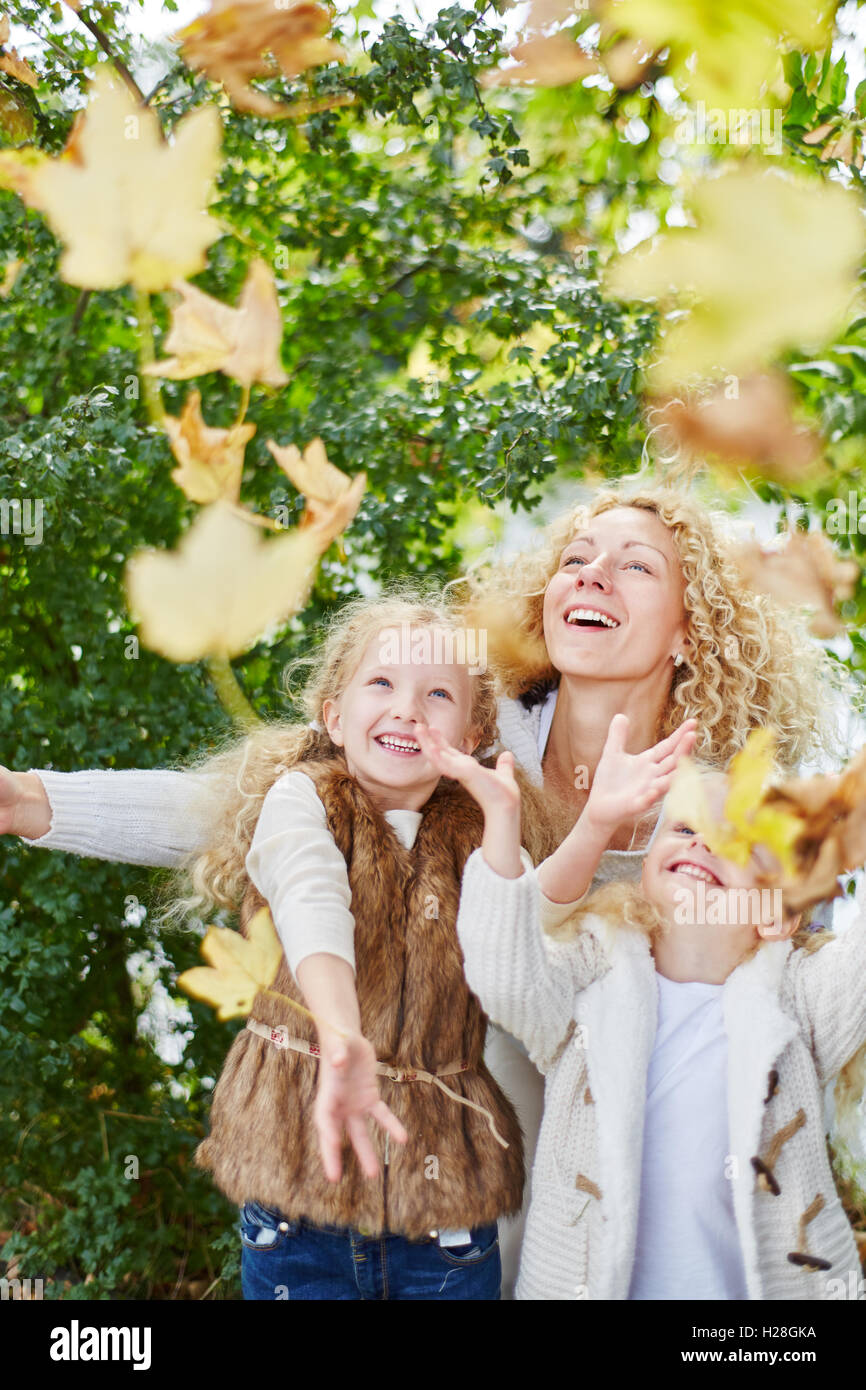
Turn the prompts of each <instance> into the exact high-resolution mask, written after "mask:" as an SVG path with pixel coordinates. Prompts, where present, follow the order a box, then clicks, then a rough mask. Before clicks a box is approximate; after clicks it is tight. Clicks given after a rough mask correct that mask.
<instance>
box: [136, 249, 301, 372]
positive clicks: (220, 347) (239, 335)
mask: <svg viewBox="0 0 866 1390" xmlns="http://www.w3.org/2000/svg"><path fill="white" fill-rule="evenodd" d="M174 288H175V289H176V290H177V291H178V292H179V294H180V296H181V302H180V304H178V305H177V306H176V307H175V308H174V310H173V311H172V321H171V329H170V330H169V333H168V335H167V337H166V340H165V347H166V350H167V351H168V352H170V353H171V354H172V356H171V357H168V358H164V359H163V360H162V361H160V362H153V363H151V364H150V365H149V366H147V367H145V369H144V370H145V372H146V373H148V374H149V375H152V376H160V377H168V378H170V379H171V380H172V381H185V380H187V379H188V378H189V377H193V376H203V375H204V374H205V373H206V372H225V374H226V376H230V377H233V378H234V379H235V381H239V382H240V383H241V384H242V385H243V386H250V385H252V383H253V382H254V381H259V382H261V383H262V384H263V385H264V386H285V385H286V382H287V381H288V379H289V378H288V377H287V375H286V373H285V372H284V371H283V368H282V366H281V364H280V343H281V341H282V337H283V319H282V314H281V312H280V304H279V300H278V299H277V289H276V285H275V283H274V276H273V272H272V271H271V269H270V267H269V266H267V265H266V264H265V262H264V261H262V260H254V261H253V262H252V264H251V266H250V268H249V271H248V272H247V278H246V280H245V281H244V286H243V289H242V290H241V295H240V299H239V301H238V306H237V308H236V309H233V308H232V307H231V305H229V304H223V303H222V302H221V300H219V299H213V298H212V297H211V295H209V294H205V293H204V291H203V290H199V289H197V288H196V287H195V285H188V284H185V283H183V282H178V283H177V284H176V285H175V286H174Z"/></svg>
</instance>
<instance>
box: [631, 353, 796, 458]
mask: <svg viewBox="0 0 866 1390" xmlns="http://www.w3.org/2000/svg"><path fill="white" fill-rule="evenodd" d="M793 410H794V393H793V391H792V389H791V385H790V382H789V381H788V379H787V377H785V376H783V375H782V373H781V372H768V373H763V374H755V375H753V376H750V377H746V378H745V379H744V380H743V381H740V382H737V383H736V384H735V387H733V388H732V386H731V384H728V385H725V386H719V387H717V388H716V389H715V390H714V391H712V392H711V393H710V394H709V395H707V396H705V397H704V398H703V399H700V400H697V401H695V402H686V401H681V400H677V399H674V400H669V401H666V402H665V403H664V404H663V405H661V406H660V407H659V408H657V409H656V410H655V411H654V412H653V415H652V422H653V427H656V426H663V427H664V428H665V429H666V430H667V431H669V433H670V435H671V436H672V438H673V440H674V442H675V443H676V445H677V447H678V448H679V450H680V451H681V452H682V453H683V454H684V455H685V457H686V459H688V458H691V459H692V460H695V461H698V462H700V461H702V460H703V458H705V457H706V456H707V455H709V456H710V457H712V458H716V459H720V460H723V461H727V462H730V463H734V464H745V463H753V464H760V466H761V469H762V472H763V474H764V476H765V477H774V478H779V479H782V480H784V481H786V482H796V481H798V480H800V479H801V478H802V477H803V475H804V474H805V473H806V472H807V471H808V469H809V468H810V466H811V465H812V464H813V463H814V462H815V460H816V459H817V458H818V457H819V455H820V453H821V448H822V440H821V436H820V435H819V434H818V433H817V431H815V430H813V429H810V428H808V427H804V426H802V425H798V424H796V423H795V421H794V417H793Z"/></svg>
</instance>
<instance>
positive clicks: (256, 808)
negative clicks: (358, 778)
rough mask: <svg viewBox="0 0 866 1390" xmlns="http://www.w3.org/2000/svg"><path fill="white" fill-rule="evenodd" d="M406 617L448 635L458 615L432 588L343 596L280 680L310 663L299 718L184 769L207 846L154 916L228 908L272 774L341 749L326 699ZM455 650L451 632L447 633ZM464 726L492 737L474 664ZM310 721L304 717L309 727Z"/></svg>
mask: <svg viewBox="0 0 866 1390" xmlns="http://www.w3.org/2000/svg"><path fill="white" fill-rule="evenodd" d="M403 623H407V624H408V625H409V626H410V627H411V628H412V629H413V630H416V631H417V630H419V629H424V628H427V629H431V628H435V629H445V630H446V631H448V632H451V633H453V634H455V636H457V635H458V634H460V632H461V631H464V630H465V629H464V624H463V622H462V620H461V618H460V616H459V614H458V613H457V612H456V610H455V609H454V608H453V606H452V605H450V604H449V603H448V602H446V600H445V599H444V598H443V596H442V594H441V592H440V591H438V590H433V589H426V590H424V591H420V590H418V589H410V588H408V587H402V588H399V589H397V590H392V592H391V594H390V595H389V596H388V597H386V598H374V599H368V598H359V599H355V600H352V601H351V602H349V603H347V604H346V605H344V607H343V608H341V609H340V610H339V611H338V612H337V613H336V614H335V615H334V616H333V617H332V619H331V620H330V624H329V627H328V630H327V634H326V636H325V638H324V641H323V642H322V644H321V646H320V647H319V649H318V651H317V652H316V654H315V656H314V657H312V658H309V659H306V660H301V661H296V662H294V663H292V665H291V666H290V667H288V668H287V671H286V675H285V685H286V688H287V690H288V689H289V687H290V682H291V678H292V675H293V673H294V671H295V670H296V669H297V668H298V667H300V666H302V665H309V666H311V667H312V669H311V672H310V674H309V677H308V679H307V681H306V683H305V685H304V687H303V689H302V690H301V691H300V692H299V693H298V694H297V695H296V696H295V697H294V703H295V704H297V705H298V706H299V707H300V709H301V711H302V712H303V714H304V716H305V720H306V722H289V721H286V720H274V721H271V722H268V723H264V724H263V725H262V726H261V727H260V728H257V729H255V730H253V732H251V733H249V734H247V736H246V737H244V738H242V739H240V740H238V739H237V738H233V739H232V740H231V741H230V742H229V743H228V745H227V746H225V747H224V748H222V749H221V750H220V751H218V752H217V753H215V754H212V755H210V756H206V757H205V758H204V759H202V760H200V761H199V762H198V763H196V764H194V765H193V767H192V768H191V769H190V770H191V771H192V772H195V773H199V774H205V775H206V779H207V780H206V783H204V782H203V784H202V801H203V804H204V803H205V802H206V804H207V806H208V808H215V810H211V811H210V817H209V835H208V841H209V843H208V848H207V849H206V850H205V851H204V852H203V853H200V854H198V855H197V856H196V857H194V858H191V859H187V860H186V861H185V863H184V864H183V865H182V866H181V868H180V870H179V871H178V873H176V874H175V875H173V876H172V879H171V881H170V883H169V885H168V886H167V889H166V891H165V892H164V893H163V899H164V900H165V901H166V903H167V908H166V911H165V912H164V914H163V916H162V918H161V921H162V922H163V923H168V924H169V925H172V924H179V923H180V922H181V921H182V920H183V919H184V918H185V917H188V916H190V915H192V914H197V913H200V912H201V911H203V910H207V909H210V908H212V907H214V906H219V907H225V908H230V909H235V908H237V907H238V906H239V904H240V901H241V899H242V897H243V894H244V890H245V888H246V886H247V882H248V879H247V874H246V868H245V860H246V856H247V852H248V851H249V848H250V844H251V843H252V838H253V832H254V830H255V827H256V822H257V821H258V818H259V814H260V812H261V809H262V802H263V801H264V798H265V796H266V794H267V792H268V791H269V790H270V788H271V787H272V786H273V784H274V782H275V781H276V780H277V778H278V777H280V776H282V774H283V773H284V772H288V771H289V770H290V769H291V768H293V767H297V766H299V765H302V764H303V763H304V762H305V761H307V760H309V759H316V758H330V757H334V756H342V751H341V749H340V748H338V747H337V746H336V744H334V743H332V742H331V739H330V736H329V735H328V733H327V731H326V730H325V729H324V727H323V718H322V709H323V705H324V703H325V701H326V700H336V699H338V698H339V696H340V695H341V694H342V692H343V691H344V690H345V688H346V685H347V684H348V682H349V681H350V680H351V678H352V676H353V675H354V673H355V671H356V670H357V669H358V665H359V663H360V661H361V659H362V657H363V654H364V652H365V650H366V649H367V647H368V646H369V644H370V642H371V641H373V639H374V638H375V637H376V636H377V634H379V633H382V632H384V631H385V630H386V629H393V628H399V627H400V625H401V624H403ZM455 648H456V650H457V652H458V653H459V652H460V650H461V648H460V645H459V642H455ZM470 677H471V681H472V686H471V689H472V708H471V727H472V730H473V734H474V736H475V737H477V739H478V745H477V746H478V749H479V750H483V749H486V748H488V747H490V745H491V744H493V743H495V741H496V736H497V732H496V694H495V685H494V680H493V676H492V675H491V674H490V673H489V672H488V671H486V670H481V671H479V672H477V673H476V672H474V671H473V670H472V669H471V668H470ZM311 726H312V727H311Z"/></svg>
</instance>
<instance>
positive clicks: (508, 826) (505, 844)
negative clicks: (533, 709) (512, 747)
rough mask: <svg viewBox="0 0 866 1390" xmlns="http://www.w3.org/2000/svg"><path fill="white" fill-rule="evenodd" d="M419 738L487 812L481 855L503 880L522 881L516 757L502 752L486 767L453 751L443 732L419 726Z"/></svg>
mask: <svg viewBox="0 0 866 1390" xmlns="http://www.w3.org/2000/svg"><path fill="white" fill-rule="evenodd" d="M415 737H416V738H417V740H418V742H419V743H420V745H421V752H422V753H423V754H424V756H425V758H426V759H427V761H428V762H429V763H430V764H431V765H432V766H433V767H434V768H435V769H436V771H437V772H438V773H439V774H440V776H442V777H451V778H453V779H454V781H455V782H459V783H460V785H461V786H462V787H465V788H466V790H467V791H468V793H469V795H470V796H471V797H474V799H475V800H476V801H477V802H478V805H479V806H480V807H481V809H482V811H483V812H484V838H483V840H482V842H481V852H482V854H483V855H484V859H485V861H486V863H487V864H489V866H490V868H491V869H493V870H494V871H495V872H496V873H498V874H500V875H501V876H502V878H520V876H521V874H522V873H523V865H522V864H521V862H520V788H519V787H518V785H517V782H516V781H515V778H514V754H513V753H508V752H505V753H500V754H499V757H498V758H497V759H496V766H495V768H490V767H482V766H481V764H480V763H479V762H478V760H477V759H476V758H473V757H471V756H470V755H469V754H468V753H461V752H460V751H459V749H457V748H452V747H451V745H450V744H449V743H447V742H446V740H445V738H444V737H443V735H442V733H441V732H440V730H439V729H434V728H431V727H430V726H429V725H427V724H416V725H415Z"/></svg>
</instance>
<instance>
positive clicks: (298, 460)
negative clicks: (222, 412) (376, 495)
mask: <svg viewBox="0 0 866 1390" xmlns="http://www.w3.org/2000/svg"><path fill="white" fill-rule="evenodd" d="M268 448H269V449H270V451H271V453H272V454H273V456H274V458H275V459H276V461H277V463H278V464H279V466H280V468H282V470H283V472H284V473H285V475H286V477H287V478H288V479H289V481H290V482H291V483H292V484H293V486H294V487H296V488H297V489H298V492H300V493H303V495H304V497H305V498H306V499H307V506H306V510H305V512H304V515H303V517H302V519H301V526H302V527H308V526H309V527H313V528H314V529H315V530H316V531H318V533H319V534H320V535H321V537H322V545H323V547H324V546H327V545H330V543H331V541H332V540H333V539H334V538H335V537H336V536H339V535H340V534H341V533H342V532H343V531H345V529H346V527H347V526H348V525H349V523H350V521H352V519H353V518H354V516H355V514H356V513H357V510H358V508H359V506H360V505H361V497H362V496H363V493H364V488H365V487H366V483H367V476H366V474H365V473H359V474H357V476H356V477H355V478H350V477H349V476H348V474H346V473H343V472H342V471H341V469H339V468H336V467H335V466H334V464H333V463H331V462H330V461H329V459H328V455H327V453H326V452H325V446H324V444H323V443H322V441H321V439H318V438H317V439H314V440H313V441H312V443H311V444H308V445H307V447H306V449H305V450H304V452H303V454H301V451H300V449H298V447H297V446H296V445H295V444H289V445H287V446H286V447H284V448H281V447H280V446H279V445H277V444H275V443H274V441H273V440H272V439H269V440H268Z"/></svg>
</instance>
